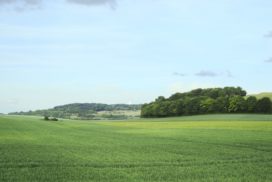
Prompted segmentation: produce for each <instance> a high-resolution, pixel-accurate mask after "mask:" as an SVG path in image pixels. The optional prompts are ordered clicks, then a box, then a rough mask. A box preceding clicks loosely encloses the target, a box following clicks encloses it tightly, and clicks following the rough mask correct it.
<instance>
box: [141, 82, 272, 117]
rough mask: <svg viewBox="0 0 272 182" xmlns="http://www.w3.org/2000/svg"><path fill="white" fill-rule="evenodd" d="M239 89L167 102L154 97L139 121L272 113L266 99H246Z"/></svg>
mask: <svg viewBox="0 0 272 182" xmlns="http://www.w3.org/2000/svg"><path fill="white" fill-rule="evenodd" d="M246 94H247V93H246V91H245V90H243V89H242V88H241V87H224V88H209V89H201V88H200V89H195V90H192V91H190V92H186V93H176V94H174V95H172V96H171V97H169V98H167V99H166V98H164V97H163V96H160V97H158V98H157V99H156V100H155V101H154V102H152V103H149V104H144V105H143V106H142V109H141V117H146V118H148V117H168V116H183V115H196V114H211V113H272V102H271V100H270V98H267V97H264V98H261V99H257V98H256V97H254V96H249V97H246Z"/></svg>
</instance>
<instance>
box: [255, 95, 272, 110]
mask: <svg viewBox="0 0 272 182" xmlns="http://www.w3.org/2000/svg"><path fill="white" fill-rule="evenodd" d="M256 111H257V112H258V113H271V112H272V103H271V100H270V98H268V97H264V98H261V99H260V100H258V101H257V108H256Z"/></svg>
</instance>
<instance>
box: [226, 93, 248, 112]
mask: <svg viewBox="0 0 272 182" xmlns="http://www.w3.org/2000/svg"><path fill="white" fill-rule="evenodd" d="M228 110H229V112H232V113H241V112H245V111H246V101H245V99H244V98H243V97H242V96H240V95H235V96H232V97H230V100H229V109H228Z"/></svg>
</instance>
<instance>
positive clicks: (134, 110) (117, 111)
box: [9, 103, 141, 119]
mask: <svg viewBox="0 0 272 182" xmlns="http://www.w3.org/2000/svg"><path fill="white" fill-rule="evenodd" d="M140 109H141V105H137V104H135V105H128V104H112V105H108V104H101V103H74V104H67V105H62V106H56V107H54V108H52V109H45V110H36V111H28V112H13V113H9V114H10V115H32V116H50V117H56V118H65V119H101V118H102V119H105V118H107V119H128V117H136V116H139V115H140Z"/></svg>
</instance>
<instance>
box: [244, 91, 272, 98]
mask: <svg viewBox="0 0 272 182" xmlns="http://www.w3.org/2000/svg"><path fill="white" fill-rule="evenodd" d="M249 96H255V97H257V99H261V98H264V97H268V98H270V99H271V100H272V92H262V93H259V94H252V95H249Z"/></svg>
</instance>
